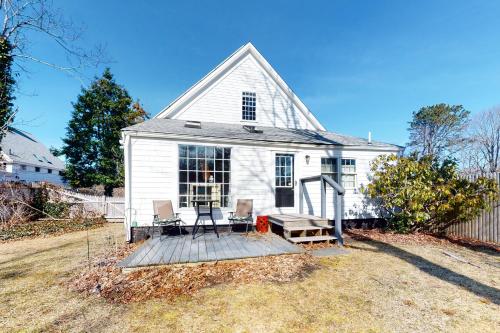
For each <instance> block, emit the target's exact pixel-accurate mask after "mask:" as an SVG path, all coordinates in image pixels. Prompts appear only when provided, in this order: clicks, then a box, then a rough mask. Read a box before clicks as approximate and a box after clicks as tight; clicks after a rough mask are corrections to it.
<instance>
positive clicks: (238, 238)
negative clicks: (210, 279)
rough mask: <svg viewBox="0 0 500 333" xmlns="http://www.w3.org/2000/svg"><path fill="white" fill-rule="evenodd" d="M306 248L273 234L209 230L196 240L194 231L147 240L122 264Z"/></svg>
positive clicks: (187, 260)
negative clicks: (246, 233) (256, 234)
mask: <svg viewBox="0 0 500 333" xmlns="http://www.w3.org/2000/svg"><path fill="white" fill-rule="evenodd" d="M302 252H304V250H303V249H302V248H300V247H298V246H295V245H293V244H291V243H289V242H287V241H286V240H285V239H283V238H281V237H278V236H276V235H273V234H266V235H259V236H258V237H254V236H251V235H250V236H249V237H245V234H238V233H232V234H221V235H220V238H217V236H216V235H215V234H214V233H206V234H202V235H198V236H197V237H196V239H195V240H193V237H192V235H182V236H167V237H165V236H163V237H161V238H154V239H149V240H147V241H146V242H145V243H144V245H142V246H141V247H139V248H138V249H137V250H135V251H134V252H133V253H132V254H131V255H130V256H129V257H127V258H125V259H123V260H122V261H121V262H120V263H119V266H120V267H124V268H132V267H142V266H150V265H164V264H179V263H196V262H207V261H216V260H230V259H241V258H251V257H262V256H269V255H279V254H289V253H302Z"/></svg>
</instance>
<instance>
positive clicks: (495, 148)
mask: <svg viewBox="0 0 500 333" xmlns="http://www.w3.org/2000/svg"><path fill="white" fill-rule="evenodd" d="M462 161H463V162H464V165H465V166H466V167H468V168H469V169H472V170H477V171H480V172H495V171H500V106H497V107H494V108H492V109H489V110H486V111H483V112H481V113H479V114H477V115H475V116H474V117H473V119H472V121H471V122H470V124H469V127H468V140H467V145H466V146H465V147H464V149H463V151H462Z"/></svg>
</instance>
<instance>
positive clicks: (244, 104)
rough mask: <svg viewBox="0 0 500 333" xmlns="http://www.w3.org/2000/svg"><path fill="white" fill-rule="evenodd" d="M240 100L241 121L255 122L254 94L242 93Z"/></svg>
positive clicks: (255, 106)
mask: <svg viewBox="0 0 500 333" xmlns="http://www.w3.org/2000/svg"><path fill="white" fill-rule="evenodd" d="M241 98H242V100H241V112H242V113H241V119H243V120H255V118H256V109H257V98H256V94H255V93H254V92H248V91H244V92H243V93H242V97H241Z"/></svg>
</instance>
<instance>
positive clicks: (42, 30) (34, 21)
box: [0, 0, 104, 77]
mask: <svg viewBox="0 0 500 333" xmlns="http://www.w3.org/2000/svg"><path fill="white" fill-rule="evenodd" d="M0 15H1V16H3V19H2V20H1V22H2V29H1V32H0V38H1V37H3V38H5V39H6V40H8V41H9V42H10V43H11V45H12V47H13V56H14V61H15V63H16V65H18V66H19V68H21V70H24V66H21V65H19V62H21V61H26V60H28V61H33V62H35V63H39V64H42V65H45V66H49V67H51V68H54V69H57V70H61V71H63V72H66V73H69V74H71V75H73V76H75V77H76V76H79V75H80V74H81V72H82V70H83V69H84V68H86V67H93V66H98V65H99V64H100V63H101V62H102V61H103V57H104V49H103V47H102V46H95V47H93V48H87V47H84V46H82V45H81V44H82V43H83V41H82V34H83V29H82V27H81V26H78V25H76V24H74V23H73V22H72V21H70V20H68V19H66V18H65V17H64V16H63V15H62V14H61V11H60V10H59V9H57V8H54V6H53V5H52V1H50V0H1V1H0ZM1 16H0V17H1ZM32 34H37V35H39V36H41V37H42V38H44V37H45V38H47V40H48V41H53V42H55V44H56V45H57V47H58V49H59V50H60V51H61V52H62V53H63V54H65V55H66V63H54V62H52V61H50V60H48V59H43V58H41V57H39V56H36V55H34V54H32V52H30V50H29V46H30V45H31V43H30V40H32V39H31V37H32Z"/></svg>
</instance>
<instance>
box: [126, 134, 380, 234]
mask: <svg viewBox="0 0 500 333" xmlns="http://www.w3.org/2000/svg"><path fill="white" fill-rule="evenodd" d="M179 144H194V145H199V144H200V143H199V142H186V141H178V140H168V139H153V138H144V137H133V138H132V139H131V153H130V161H131V162H130V169H129V172H130V174H131V178H130V179H131V181H130V186H131V188H130V199H131V201H130V206H127V207H131V208H132V209H133V211H132V212H131V213H130V216H131V217H130V221H136V222H137V224H138V225H139V226H147V225H151V223H152V218H153V200H165V199H170V200H172V203H173V205H174V207H178V145H179ZM203 145H214V146H221V145H220V144H216V143H210V142H209V141H206V142H203ZM222 146H227V147H231V148H232V152H231V185H230V186H231V201H232V204H231V206H230V207H227V208H222V209H216V213H215V219H216V222H217V223H218V224H226V223H227V217H228V212H229V211H232V210H234V209H233V208H234V207H233V205H234V204H235V203H236V200H237V199H239V198H240V199H244V198H248V199H253V200H254V214H255V215H268V214H272V213H291V212H298V209H299V190H298V186H297V184H298V180H299V179H300V178H304V177H309V176H316V175H319V174H320V173H321V157H328V156H333V157H340V156H344V157H348V158H354V159H356V163H357V177H358V181H357V188H356V189H348V190H347V191H346V194H345V196H344V199H343V200H344V212H343V217H344V218H345V219H355V218H368V217H376V216H375V215H374V214H373V212H372V209H371V207H369V206H366V198H365V197H364V195H363V194H362V193H361V191H360V187H361V186H362V185H367V183H368V174H369V168H370V162H371V161H372V160H373V158H375V157H376V156H377V155H379V154H381V152H369V151H355V150H353V151H341V150H326V149H310V148H307V149H305V148H298V147H295V148H287V149H285V148H279V147H273V146H251V145H240V144H239V145H236V144H231V145H228V144H226V145H222ZM276 153H293V154H295V180H296V187H295V193H296V196H295V207H291V208H276V207H274V205H275V200H274V180H275V179H274V158H275V154H276ZM306 155H309V156H310V161H309V164H307V163H306V159H305V156H306ZM307 194H308V197H309V200H304V213H309V214H312V215H317V216H319V215H320V214H321V201H320V200H321V196H320V188H319V182H315V183H308V184H307ZM176 211H177V212H180V213H181V216H182V219H183V220H184V222H186V224H188V225H192V224H194V221H195V219H196V214H195V212H194V209H193V208H176ZM327 217H328V218H331V219H333V217H334V210H333V192H332V191H331V190H328V195H327Z"/></svg>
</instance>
